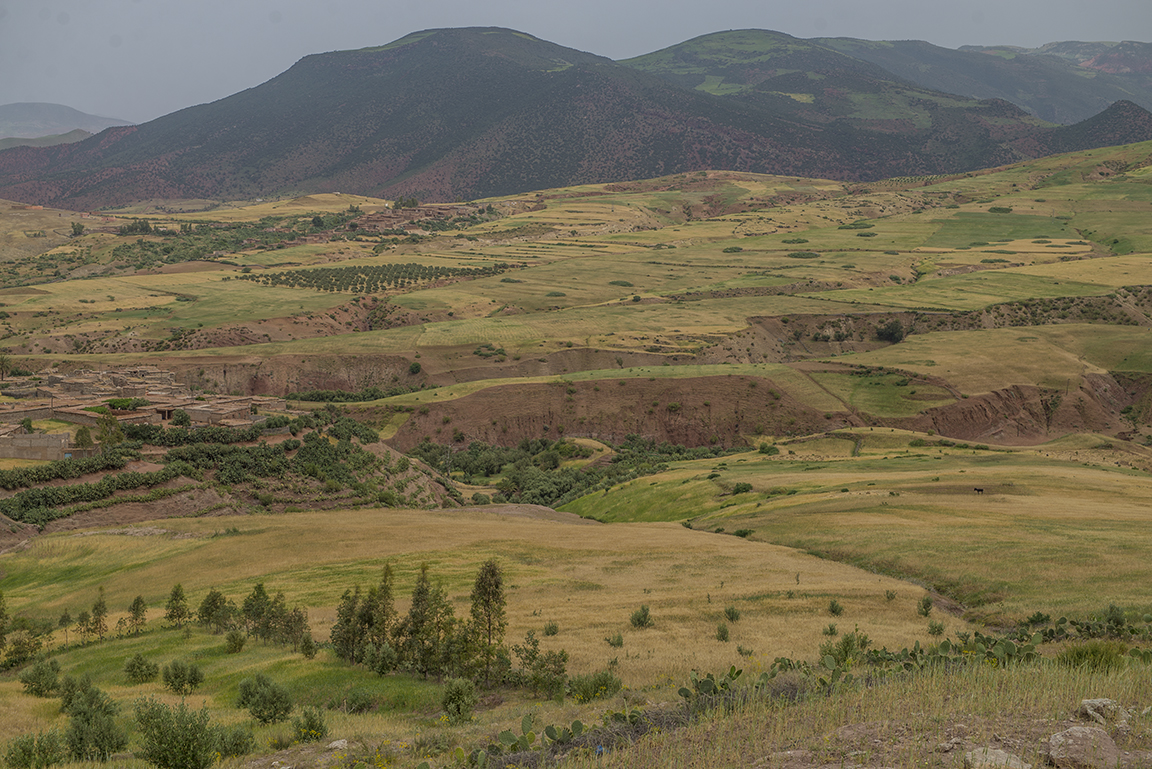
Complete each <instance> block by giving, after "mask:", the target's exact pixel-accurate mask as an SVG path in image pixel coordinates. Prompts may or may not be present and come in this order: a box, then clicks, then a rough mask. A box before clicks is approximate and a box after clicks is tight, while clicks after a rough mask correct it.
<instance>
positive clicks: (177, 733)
mask: <svg viewBox="0 0 1152 769" xmlns="http://www.w3.org/2000/svg"><path fill="white" fill-rule="evenodd" d="M134 710H135V714H136V723H137V724H138V725H139V727H140V737H141V740H140V743H141V744H140V750H139V751H138V752H137V755H138V756H139V757H140V758H143V759H144V760H145V761H147V762H148V763H150V764H152V765H153V766H158V767H160V769H207V767H209V766H211V765H212V763H213V762H214V761H215V760H216V753H217V752H218V751H219V752H221V753H222V752H223V751H222V750H219V749H220V748H221V747H222V746H221V736H222V735H221V731H220V729H219V728H214V727H212V726H211V725H210V724H209V723H208V709H207V708H202V709H201V710H200V711H199V712H196V711H192V710H189V709H188V707H187V706H186V705H185V704H184V703H180V704H179V705H174V706H172V707H169V706H167V705H165V704H164V703H162V702H157V701H155V700H153V699H144V700H137V701H136V704H135V706H134ZM248 737H249V740H251V735H250V734H249V735H248ZM232 739H235V736H234V735H233V736H232Z"/></svg>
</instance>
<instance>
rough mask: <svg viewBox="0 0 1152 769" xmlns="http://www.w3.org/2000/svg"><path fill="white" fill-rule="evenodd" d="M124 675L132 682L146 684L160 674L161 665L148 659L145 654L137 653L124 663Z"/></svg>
mask: <svg viewBox="0 0 1152 769" xmlns="http://www.w3.org/2000/svg"><path fill="white" fill-rule="evenodd" d="M124 675H125V676H127V678H128V683H130V684H146V683H148V682H149V681H155V680H156V676H158V675H160V666H159V665H157V664H156V663H155V662H149V661H148V660H146V659H145V658H144V655H143V654H136V655H135V656H133V657H129V658H128V661H127V662H125V663H124Z"/></svg>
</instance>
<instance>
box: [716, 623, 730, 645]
mask: <svg viewBox="0 0 1152 769" xmlns="http://www.w3.org/2000/svg"><path fill="white" fill-rule="evenodd" d="M716 640H717V641H719V642H721V643H728V626H727V625H725V624H724V623H723V622H721V623H720V624H719V625H717V626H716Z"/></svg>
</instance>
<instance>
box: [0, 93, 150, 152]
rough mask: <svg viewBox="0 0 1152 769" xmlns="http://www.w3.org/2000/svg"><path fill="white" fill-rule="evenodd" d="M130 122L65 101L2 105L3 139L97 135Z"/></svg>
mask: <svg viewBox="0 0 1152 769" xmlns="http://www.w3.org/2000/svg"><path fill="white" fill-rule="evenodd" d="M126 125H131V123H129V122H128V121H127V120H119V119H117V118H111V117H100V116H99V115H89V114H87V113H85V112H81V111H80V110H77V109H73V108H71V107H66V106H64V105H63V104H48V103H44V102H17V103H15V104H0V140H4V139H41V138H44V137H49V136H60V135H63V134H70V133H72V132H74V131H84V132H86V133H89V134H94V133H99V132H100V131H103V130H104V129H105V128H112V127H113V126H126ZM73 141H74V139H73ZM0 146H3V145H0Z"/></svg>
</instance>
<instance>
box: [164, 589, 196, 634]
mask: <svg viewBox="0 0 1152 769" xmlns="http://www.w3.org/2000/svg"><path fill="white" fill-rule="evenodd" d="M191 616H192V612H191V611H189V609H188V599H186V598H185V597H184V588H183V587H182V586H181V585H180V583H179V582H177V583H176V584H175V585H173V586H172V592H171V593H169V595H168V603H166V604H165V605H164V619H166V620H168V621H169V622H171V623H172V625H173V626H174V627H177V628H181V627H184V623H185V622H187V621H188V620H189V619H190V618H191Z"/></svg>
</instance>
